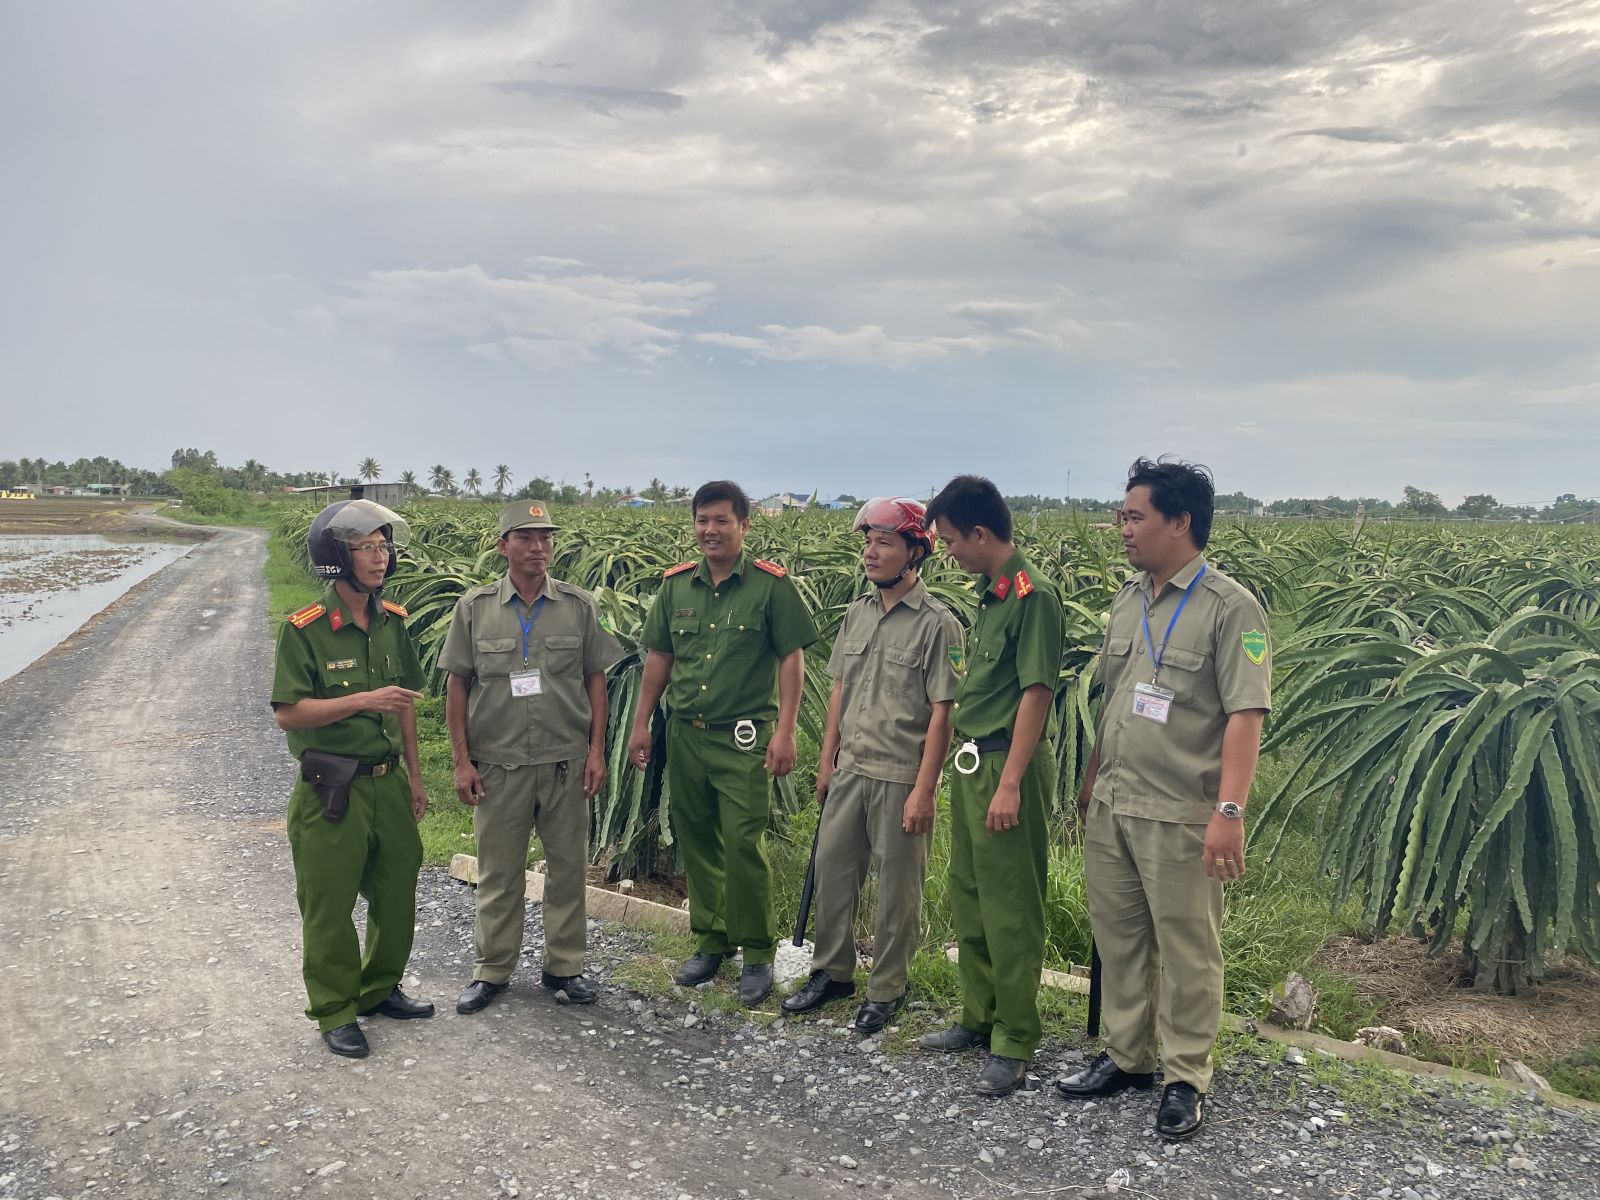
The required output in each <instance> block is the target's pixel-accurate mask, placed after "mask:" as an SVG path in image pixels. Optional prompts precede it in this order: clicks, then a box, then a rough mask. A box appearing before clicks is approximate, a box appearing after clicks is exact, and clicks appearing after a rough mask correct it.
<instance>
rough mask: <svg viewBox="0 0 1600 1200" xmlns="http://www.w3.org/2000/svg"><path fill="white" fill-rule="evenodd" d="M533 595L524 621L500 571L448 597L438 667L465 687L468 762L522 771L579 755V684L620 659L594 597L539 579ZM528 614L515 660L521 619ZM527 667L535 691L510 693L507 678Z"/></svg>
mask: <svg viewBox="0 0 1600 1200" xmlns="http://www.w3.org/2000/svg"><path fill="white" fill-rule="evenodd" d="M540 595H541V596H542V597H543V600H544V603H543V604H542V605H540V607H539V611H538V615H537V616H534V614H533V612H532V610H531V609H528V608H524V607H523V606H522V605H521V603H520V600H519V601H518V603H516V604H513V603H512V601H513V599H518V598H517V590H516V589H515V588H514V587H512V586H511V577H510V576H509V575H502V576H501V577H500V581H499V582H498V583H488V584H485V585H484V586H482V587H478V588H473V589H472V590H471V591H470V592H467V593H466V594H465V595H463V596H462V597H461V599H460V600H458V601H456V609H455V615H454V616H453V617H451V619H450V632H449V633H447V634H446V635H445V640H444V648H443V649H442V650H441V651H440V652H439V666H440V667H441V668H442V669H444V670H446V671H448V672H450V674H452V675H459V676H461V677H462V678H463V679H468V680H471V681H472V690H471V691H470V692H469V693H468V695H467V749H468V751H469V752H470V753H471V755H472V759H473V761H474V762H480V763H493V764H494V765H495V766H497V767H528V766H537V765H539V764H540V763H553V762H569V761H571V760H572V759H577V758H582V757H584V755H586V754H588V752H589V722H590V717H591V716H592V713H591V712H590V709H589V693H588V690H587V689H586V688H585V687H584V679H585V678H586V677H588V676H590V675H593V674H595V673H596V672H598V671H604V670H605V669H606V668H607V667H609V666H610V665H611V664H612V663H614V662H616V661H617V660H618V659H619V658H621V657H622V648H621V647H620V646H618V645H617V640H616V639H615V638H614V637H612V636H611V635H610V634H609V633H607V632H606V631H605V630H604V629H602V628H601V627H600V620H599V616H598V613H597V610H596V607H595V602H594V597H593V596H591V595H589V593H588V592H586V591H584V590H583V589H582V588H580V587H575V586H573V585H572V584H570V583H563V582H562V581H561V580H559V579H552V578H551V577H550V576H549V575H546V576H545V577H544V590H543V591H542V592H541V593H540ZM534 603H535V604H538V601H537V600H535V601H534ZM519 611H520V614H521V615H520V616H519V615H518V614H519ZM530 616H532V617H533V627H532V628H531V629H530V630H529V631H528V638H527V656H526V657H524V656H523V637H522V622H523V621H525V620H527V619H528V618H529V617H530ZM529 671H538V672H539V692H538V694H537V695H530V696H514V695H512V694H511V676H512V675H520V674H523V673H525V672H529Z"/></svg>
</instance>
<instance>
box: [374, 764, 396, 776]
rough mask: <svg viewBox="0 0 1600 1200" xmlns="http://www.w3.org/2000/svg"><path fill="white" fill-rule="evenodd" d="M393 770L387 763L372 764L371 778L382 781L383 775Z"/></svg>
mask: <svg viewBox="0 0 1600 1200" xmlns="http://www.w3.org/2000/svg"><path fill="white" fill-rule="evenodd" d="M393 769H394V768H393V766H392V765H391V764H389V763H386V762H381V763H373V764H372V777H373V778H374V779H382V778H383V777H384V776H385V775H387V774H388V773H389V772H390V771H391V770H393Z"/></svg>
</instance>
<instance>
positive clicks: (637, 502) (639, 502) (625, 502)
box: [617, 496, 656, 508]
mask: <svg viewBox="0 0 1600 1200" xmlns="http://www.w3.org/2000/svg"><path fill="white" fill-rule="evenodd" d="M655 504H656V502H655V501H654V500H651V499H650V498H649V497H647V496H624V497H622V499H620V500H618V501H617V507H618V508H654V507H655Z"/></svg>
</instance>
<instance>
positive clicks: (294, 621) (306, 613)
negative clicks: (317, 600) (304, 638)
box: [288, 604, 328, 629]
mask: <svg viewBox="0 0 1600 1200" xmlns="http://www.w3.org/2000/svg"><path fill="white" fill-rule="evenodd" d="M327 611H328V610H327V609H326V608H324V607H323V606H322V605H320V604H308V605H306V606H305V607H304V608H302V609H301V610H300V611H299V612H296V613H290V614H289V617H288V621H289V624H291V625H293V626H294V627H295V628H296V629H304V628H305V627H306V626H307V625H309V624H311V622H313V621H315V620H316V619H317V618H318V617H320V616H321V615H322V614H323V613H325V612H327Z"/></svg>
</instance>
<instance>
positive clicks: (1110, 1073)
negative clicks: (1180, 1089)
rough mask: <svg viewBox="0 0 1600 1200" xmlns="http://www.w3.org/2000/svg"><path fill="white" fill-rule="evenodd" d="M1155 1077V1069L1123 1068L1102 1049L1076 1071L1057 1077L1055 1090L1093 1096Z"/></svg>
mask: <svg viewBox="0 0 1600 1200" xmlns="http://www.w3.org/2000/svg"><path fill="white" fill-rule="evenodd" d="M1155 1081H1156V1076H1155V1072H1153V1071H1151V1072H1148V1073H1146V1072H1143V1071H1124V1070H1123V1069H1122V1068H1121V1067H1119V1066H1117V1064H1116V1062H1115V1060H1113V1059H1112V1057H1111V1055H1109V1054H1107V1053H1106V1052H1105V1051H1104V1050H1102V1051H1101V1052H1100V1057H1099V1058H1097V1059H1095V1060H1094V1061H1093V1062H1092V1063H1090V1064H1089V1065H1088V1066H1087V1067H1085V1068H1084V1069H1083V1070H1081V1071H1079V1072H1078V1073H1077V1074H1076V1075H1068V1076H1067V1077H1066V1078H1065V1079H1058V1080H1056V1091H1058V1092H1060V1093H1061V1094H1062V1095H1063V1096H1071V1097H1073V1098H1074V1099H1077V1100H1089V1099H1092V1098H1093V1097H1096V1096H1115V1095H1116V1094H1117V1093H1118V1092H1124V1091H1127V1090H1128V1089H1129V1088H1147V1087H1149V1086H1150V1085H1151V1084H1152V1083H1154V1082H1155Z"/></svg>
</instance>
